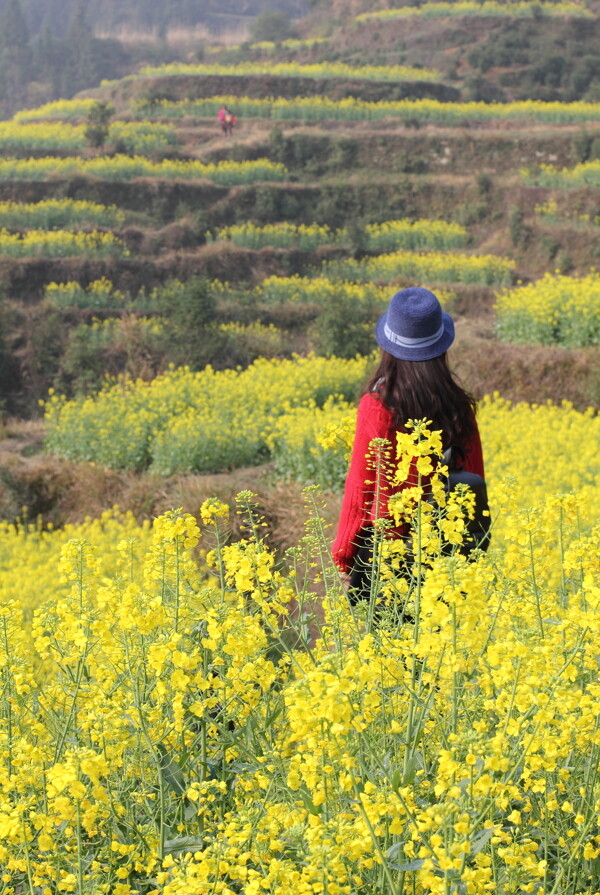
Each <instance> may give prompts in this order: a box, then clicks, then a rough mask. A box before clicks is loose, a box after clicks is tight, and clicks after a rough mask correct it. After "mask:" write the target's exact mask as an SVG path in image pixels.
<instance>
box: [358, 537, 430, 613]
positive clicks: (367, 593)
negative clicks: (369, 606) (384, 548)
mask: <svg viewBox="0 0 600 895" xmlns="http://www.w3.org/2000/svg"><path fill="white" fill-rule="evenodd" d="M354 543H355V544H356V546H357V549H356V553H355V555H354V562H353V564H352V569H351V571H350V582H349V586H348V600H349V601H350V605H351V606H357V605H358V604H359V603H362V602H363V601H369V600H370V599H371V582H372V579H373V528H372V527H371V526H370V525H365V526H363V528H361V529H360V531H359V532H358V534H357V536H356V539H355V541H354ZM406 577H407V578H408V579H410V580H412V573H411V572H410V571H409V568H408V566H407V569H406ZM381 614H382V607H378V606H375V607H374V610H373V620H374V621H375V622H378V621H380V619H381ZM402 620H403V622H408V623H410V622H414V618H413V617H412V616H411V615H406V614H404V613H402Z"/></svg>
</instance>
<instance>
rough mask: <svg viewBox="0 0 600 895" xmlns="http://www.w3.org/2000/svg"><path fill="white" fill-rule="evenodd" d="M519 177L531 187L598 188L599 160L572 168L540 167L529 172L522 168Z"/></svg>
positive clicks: (599, 175) (599, 182)
mask: <svg viewBox="0 0 600 895" xmlns="http://www.w3.org/2000/svg"><path fill="white" fill-rule="evenodd" d="M521 176H522V177H523V178H524V180H525V182H526V183H528V184H530V185H531V186H544V187H550V188H552V189H575V188H576V187H582V186H591V187H598V186H600V159H593V161H591V162H581V163H580V164H579V165H575V167H574V168H557V167H555V166H554V165H540V167H539V169H537V170H533V171H530V170H528V169H527V168H524V169H523V170H522V171H521Z"/></svg>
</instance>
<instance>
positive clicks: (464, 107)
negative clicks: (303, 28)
mask: <svg viewBox="0 0 600 895" xmlns="http://www.w3.org/2000/svg"><path fill="white" fill-rule="evenodd" d="M71 102H73V104H74V105H73V106H71V107H69V106H68V105H66V104H65V103H64V102H63V103H61V104H60V105H57V106H56V108H50V107H43V108H44V109H45V110H46V111H45V112H44V114H45V115H56V117H61V118H62V117H69V116H71V115H74V116H76V115H77V114H81V113H82V107H81V106H79V105H78V103H79V101H78V100H73V101H71ZM223 104H225V105H228V106H231V107H232V108H235V110H236V114H239V115H240V116H242V117H244V118H267V119H269V118H271V119H273V120H280V121H285V120H300V121H327V120H334V121H380V120H382V119H385V118H391V119H399V120H409V121H411V122H419V123H431V124H436V125H441V126H446V125H447V126H456V125H462V124H464V123H465V122H471V121H477V122H482V123H487V122H490V123H492V122H503V121H505V122H534V123H545V124H569V123H579V122H584V121H598V120H599V119H600V103H597V102H584V101H580V100H578V101H574V102H570V103H566V102H565V103H562V102H552V101H542V100H522V101H519V102H507V103H494V102H491V103H485V102H477V101H471V102H442V101H440V100H436V99H416V100H412V99H405V100H398V101H392V100H389V101H388V100H380V101H378V102H369V101H367V100H362V99H357V98H354V97H346V98H345V99H340V100H335V99H330V98H329V97H326V96H309V97H295V98H294V99H288V98H285V97H273V98H267V99H258V98H253V97H246V96H232V95H219V96H212V97H208V98H206V99H195V100H181V101H170V100H155V101H151V102H150V101H147V100H141V101H139V102H137V103H136V102H134V103H133V104H132V107H131V111H130V114H131V115H133V116H136V117H139V118H143V119H154V118H167V119H168V118H191V119H193V118H212V117H214V116H216V114H217V112H218V110H219V107H220V106H221V105H223ZM37 111H38V114H39V113H41V112H42V109H40V110H37ZM29 114H32V115H33V112H32V113H29Z"/></svg>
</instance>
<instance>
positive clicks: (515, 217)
mask: <svg viewBox="0 0 600 895" xmlns="http://www.w3.org/2000/svg"><path fill="white" fill-rule="evenodd" d="M508 232H509V235H510V241H511V242H512V244H513V245H514V246H515V248H517V247H518V246H521V247H524V246H526V245H527V244H528V242H529V240H530V239H531V228H530V227H528V226H527V225H526V224H525V212H524V211H523V209H522V208H517V207H516V206H515V207H514V208H511V210H510V212H509V215H508Z"/></svg>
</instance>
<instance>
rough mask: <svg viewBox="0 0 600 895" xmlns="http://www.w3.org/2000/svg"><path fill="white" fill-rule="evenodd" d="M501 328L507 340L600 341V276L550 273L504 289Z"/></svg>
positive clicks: (586, 343) (580, 345) (579, 345)
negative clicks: (571, 275) (570, 275)
mask: <svg viewBox="0 0 600 895" xmlns="http://www.w3.org/2000/svg"><path fill="white" fill-rule="evenodd" d="M496 314H497V329H498V335H499V337H500V338H501V339H505V340H506V341H507V342H521V343H524V344H532V343H538V344H542V345H562V346H564V347H566V348H574V347H575V348H585V347H587V346H590V345H599V344H600V276H599V275H598V274H597V273H596V272H591V273H589V274H588V275H587V276H584V277H569V276H565V275H564V274H550V273H548V274H546V275H545V276H544V277H542V279H541V280H535V281H534V282H532V283H529V284H528V285H526V286H519V287H517V288H515V289H510V290H506V291H504V292H501V293H500V294H499V295H498V297H497V302H496Z"/></svg>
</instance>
